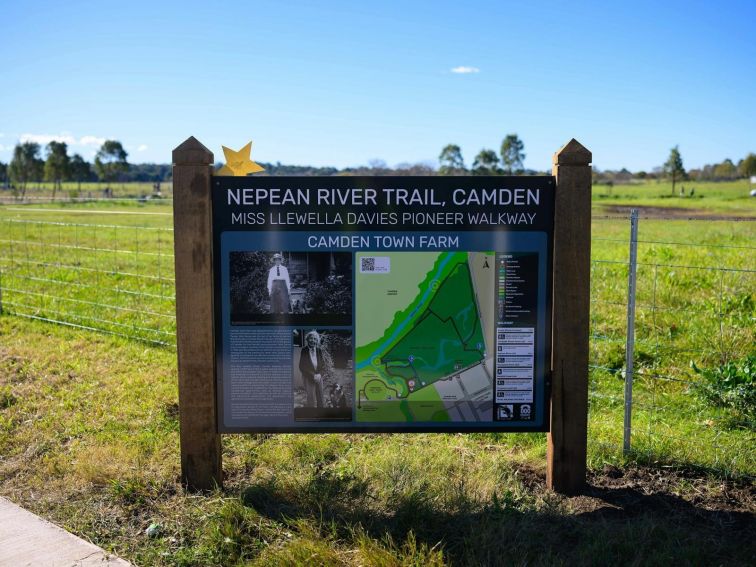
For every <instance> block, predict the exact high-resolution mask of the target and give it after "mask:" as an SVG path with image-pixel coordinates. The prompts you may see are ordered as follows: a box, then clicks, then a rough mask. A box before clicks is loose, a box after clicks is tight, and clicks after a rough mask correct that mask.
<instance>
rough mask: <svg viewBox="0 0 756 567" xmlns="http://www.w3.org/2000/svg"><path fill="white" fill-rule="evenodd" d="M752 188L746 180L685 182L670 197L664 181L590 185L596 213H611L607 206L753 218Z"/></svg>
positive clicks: (755, 202) (755, 204)
mask: <svg viewBox="0 0 756 567" xmlns="http://www.w3.org/2000/svg"><path fill="white" fill-rule="evenodd" d="M681 187H684V188H685V195H684V196H683V195H680V188H681ZM753 188H754V187H753V186H751V185H750V184H749V182H748V180H747V179H739V180H737V181H729V182H718V183H715V182H710V181H709V182H696V181H685V182H682V183H678V184H676V186H675V193H674V194H673V193H672V183H671V182H668V181H648V182H640V183H633V184H627V185H614V186H609V185H594V186H593V208H594V211H596V212H611V207H663V208H670V207H674V208H678V209H683V210H688V211H694V210H701V211H702V212H703V213H704V214H720V215H721V214H727V215H737V216H746V217H756V199H755V198H753V197H749V192H750V190H751V189H753ZM691 189H693V190H694V195H693V196H691V195H690V192H691Z"/></svg>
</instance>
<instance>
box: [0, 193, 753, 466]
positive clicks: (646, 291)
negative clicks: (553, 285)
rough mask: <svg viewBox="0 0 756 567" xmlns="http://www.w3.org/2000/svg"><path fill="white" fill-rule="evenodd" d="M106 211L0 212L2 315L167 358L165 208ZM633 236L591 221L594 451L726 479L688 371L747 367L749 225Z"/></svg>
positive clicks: (169, 299)
mask: <svg viewBox="0 0 756 567" xmlns="http://www.w3.org/2000/svg"><path fill="white" fill-rule="evenodd" d="M109 202H110V205H108V206H105V205H103V206H98V207H96V208H89V207H87V206H86V204H83V205H81V206H80V207H79V205H75V206H71V205H69V206H67V207H62V208H48V207H44V206H37V205H34V204H31V205H19V206H8V207H3V208H0V302H1V305H2V310H3V312H4V313H8V314H13V315H17V316H20V317H26V318H31V319H37V320H41V321H49V322H53V323H58V324H63V325H69V326H72V327H78V328H83V329H91V330H94V331H98V332H102V333H108V334H112V335H117V336H121V337H126V338H129V339H137V340H141V341H145V342H148V343H151V344H156V345H160V346H163V347H167V348H175V344H176V319H175V293H174V289H175V280H174V263H173V228H172V214H171V211H170V206H169V203H163V204H162V206H156V207H148V208H142V209H137V208H135V205H134V204H133V203H131V204H128V203H127V204H126V205H124V206H123V207H120V206H113V205H112V201H110V200H109ZM76 207H79V208H76ZM111 220H113V221H114V222H110V221H111ZM636 222H637V223H638V224H637V229H638V230H637V236H636V237H635V239H634V241H633V239H632V238H631V231H630V224H631V223H630V219H629V218H628V217H622V218H615V217H596V218H594V219H593V225H594V231H593V232H594V237H593V238H592V261H591V338H590V341H591V359H590V364H591V366H590V369H591V376H590V380H591V383H590V394H589V395H590V398H589V402H590V407H591V420H590V427H591V431H590V439H591V442H592V443H596V444H599V445H608V446H611V447H614V448H615V449H616V448H617V447H621V446H622V445H623V438H624V448H625V451H626V452H627V451H629V450H631V451H634V452H642V453H646V454H649V455H658V454H665V455H673V456H676V457H679V458H686V456H689V455H686V454H683V453H685V452H686V451H687V452H691V451H696V447H697V446H700V445H702V444H705V445H706V446H707V450H709V451H714V452H715V457H714V459H715V460H717V459H718V460H720V461H721V462H722V464H723V465H726V464H727V462H728V460H732V459H738V458H748V457H747V456H745V457H743V455H740V456H738V455H733V451H734V446H733V444H734V443H736V442H737V439H735V440H733V439H734V438H732V439H731V438H730V434H729V433H728V432H727V431H725V432H724V433H723V432H722V430H721V429H719V428H715V427H712V426H711V423H710V422H711V421H712V420H716V419H717V416H718V414H717V411H719V410H716V409H711V411H709V410H707V411H703V410H702V409H701V406H700V404H698V403H697V402H696V401H695V399H694V391H695V388H696V386H697V385H698V384H699V383H700V376H699V375H698V374H696V373H695V372H694V371H693V370H692V369H691V362H693V363H695V364H696V365H697V366H698V367H702V368H707V367H715V366H717V365H722V364H724V363H726V362H727V361H730V360H737V359H739V358H743V357H744V356H747V355H749V354H753V353H754V345H755V344H756V337H755V336H754V329H756V310H755V307H754V290H756V285H755V284H756V269H754V268H756V247H754V246H751V245H750V244H749V243H750V242H753V241H754V238H753V237H754V236H756V234H754V232H755V231H754V229H755V228H756V222H748V221H743V222H732V221H728V222H723V221H718V222H717V221H704V220H697V221H691V220H688V219H686V220H679V219H674V218H671V219H661V220H648V219H643V218H641V219H638V220H637V221H636ZM633 247H635V254H633V252H632V250H633ZM633 258H634V259H633ZM633 274H634V275H635V281H634V285H630V286H629V285H628V284H629V278H631V275H633ZM630 305H634V312H633V313H632V314H630V315H629V311H628V308H629V306H630ZM633 327H634V332H631V333H629V334H628V329H630V330H631V331H632V328H633ZM628 394H629V396H630V400H628ZM625 410H627V411H625ZM628 413H629V415H628ZM623 418H624V422H623ZM628 427H629V430H628ZM752 440H753V437H752ZM752 456H753V455H752Z"/></svg>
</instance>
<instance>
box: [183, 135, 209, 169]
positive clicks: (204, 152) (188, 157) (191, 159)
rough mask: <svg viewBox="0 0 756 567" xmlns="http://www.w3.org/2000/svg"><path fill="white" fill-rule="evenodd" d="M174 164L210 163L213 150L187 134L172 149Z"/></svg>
mask: <svg viewBox="0 0 756 567" xmlns="http://www.w3.org/2000/svg"><path fill="white" fill-rule="evenodd" d="M173 163H174V165H211V164H212V163H213V152H211V151H210V150H208V149H207V148H206V147H205V146H203V145H202V143H201V142H200V141H199V140H198V139H197V138H195V137H194V136H189V137H188V138H187V139H186V140H184V142H183V143H182V144H181V145H179V146H178V147H177V148H176V149H175V150H173Z"/></svg>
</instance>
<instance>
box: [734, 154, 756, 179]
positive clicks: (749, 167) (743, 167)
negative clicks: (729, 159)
mask: <svg viewBox="0 0 756 567" xmlns="http://www.w3.org/2000/svg"><path fill="white" fill-rule="evenodd" d="M738 173H739V174H740V176H741V177H751V176H752V175H756V154H748V155H747V156H746V157H745V158H743V159H742V160H741V162H740V163H739V164H738Z"/></svg>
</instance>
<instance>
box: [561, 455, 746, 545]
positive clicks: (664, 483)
mask: <svg viewBox="0 0 756 567" xmlns="http://www.w3.org/2000/svg"><path fill="white" fill-rule="evenodd" d="M569 505H570V508H571V509H572V510H573V511H574V512H575V513H577V514H579V515H581V516H586V517H600V518H605V519H610V518H611V519H629V518H634V517H637V516H641V515H651V516H653V517H656V518H659V519H662V518H674V519H675V521H682V522H687V523H690V524H702V523H714V524H715V525H718V526H727V527H728V528H730V529H733V530H735V531H739V530H747V529H754V527H756V487H755V486H754V483H753V481H752V480H749V479H745V480H739V481H733V480H721V479H713V478H706V477H702V476H700V475H696V474H695V473H689V472H686V471H678V470H672V469H663V468H662V469H658V468H646V467H630V468H627V469H619V468H616V467H613V466H607V467H605V468H604V470H602V471H600V472H593V473H591V474H590V475H589V479H588V489H587V490H586V493H585V494H584V495H583V496H578V497H575V498H572V499H570V504H569Z"/></svg>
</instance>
